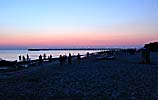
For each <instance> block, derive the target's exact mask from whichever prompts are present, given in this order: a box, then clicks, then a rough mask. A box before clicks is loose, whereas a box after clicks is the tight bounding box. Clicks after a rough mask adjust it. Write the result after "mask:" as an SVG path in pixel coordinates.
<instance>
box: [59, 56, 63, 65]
mask: <svg viewBox="0 0 158 100" xmlns="http://www.w3.org/2000/svg"><path fill="white" fill-rule="evenodd" d="M59 62H60V65H62V64H63V56H62V55H60V56H59Z"/></svg>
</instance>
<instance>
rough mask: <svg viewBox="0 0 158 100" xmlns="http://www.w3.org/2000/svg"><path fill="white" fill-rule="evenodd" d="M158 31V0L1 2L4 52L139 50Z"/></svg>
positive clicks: (0, 45)
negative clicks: (94, 48) (18, 49)
mask: <svg viewBox="0 0 158 100" xmlns="http://www.w3.org/2000/svg"><path fill="white" fill-rule="evenodd" d="M157 27H158V0H0V48H24V47H26V48H52V47H139V46H143V45H144V44H145V43H149V42H154V41H157V40H158V28H157Z"/></svg>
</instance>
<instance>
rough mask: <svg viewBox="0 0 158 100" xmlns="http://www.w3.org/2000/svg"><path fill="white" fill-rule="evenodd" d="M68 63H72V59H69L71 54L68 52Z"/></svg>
mask: <svg viewBox="0 0 158 100" xmlns="http://www.w3.org/2000/svg"><path fill="white" fill-rule="evenodd" d="M68 63H69V64H72V59H71V54H70V53H69V57H68Z"/></svg>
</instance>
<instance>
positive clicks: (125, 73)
mask: <svg viewBox="0 0 158 100" xmlns="http://www.w3.org/2000/svg"><path fill="white" fill-rule="evenodd" d="M152 55H153V56H152V57H151V58H152V63H153V64H150V65H146V64H138V62H139V61H140V54H136V55H129V54H124V53H118V54H117V55H116V60H96V57H97V56H91V57H89V58H86V59H82V60H81V63H80V64H78V62H77V61H76V59H75V58H74V60H73V63H72V64H71V65H69V64H68V63H67V62H66V63H65V64H64V65H62V66H60V64H59V62H58V61H55V62H52V63H45V64H43V65H42V66H34V67H30V68H26V69H23V70H18V71H15V72H7V73H0V100H158V74H157V73H158V62H156V61H157V60H158V56H156V55H158V53H154V54H152Z"/></svg>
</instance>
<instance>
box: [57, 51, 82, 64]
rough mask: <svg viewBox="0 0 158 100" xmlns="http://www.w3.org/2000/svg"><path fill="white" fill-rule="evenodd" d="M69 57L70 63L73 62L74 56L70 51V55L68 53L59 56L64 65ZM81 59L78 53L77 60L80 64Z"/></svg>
mask: <svg viewBox="0 0 158 100" xmlns="http://www.w3.org/2000/svg"><path fill="white" fill-rule="evenodd" d="M67 59H68V63H69V64H72V56H71V54H70V53H69V56H68V57H67V56H66V55H64V56H62V55H60V56H59V61H60V65H62V64H63V63H64V62H65V61H66V60H67ZM80 59H81V55H80V54H79V53H78V55H77V61H78V63H79V64H80Z"/></svg>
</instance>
